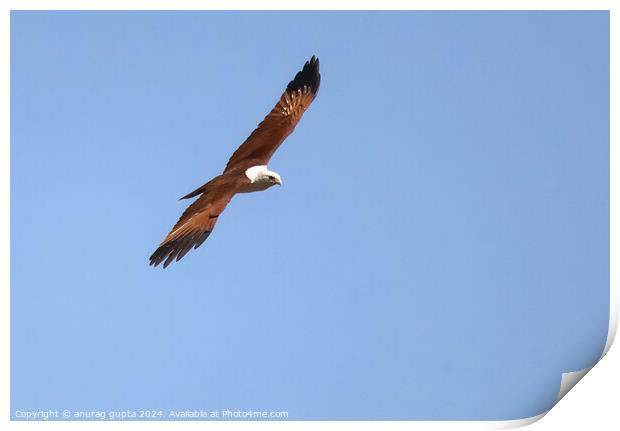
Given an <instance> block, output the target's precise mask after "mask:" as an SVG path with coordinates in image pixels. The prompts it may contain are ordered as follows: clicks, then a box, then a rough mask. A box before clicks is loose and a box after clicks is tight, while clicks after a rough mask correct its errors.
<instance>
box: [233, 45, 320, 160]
mask: <svg viewBox="0 0 620 431" xmlns="http://www.w3.org/2000/svg"><path fill="white" fill-rule="evenodd" d="M320 84H321V74H320V73H319V59H318V58H316V57H314V56H312V58H311V59H310V60H309V61H307V62H306V64H304V67H303V69H302V70H300V71H299V72H297V75H295V78H294V79H293V80H292V81H291V82H289V84H288V85H287V87H286V90H285V91H284V93H283V94H282V96H281V97H280V100H278V102H277V103H276V105H275V106H274V108H273V109H272V110H271V112H270V113H269V114H267V116H266V117H265V119H264V120H263V121H262V122H261V123H260V124H259V125H258V127H257V128H256V129H255V130H254V131H253V132H252V134H250V136H249V137H248V138H247V139H246V140H245V141H244V142H243V143H242V144H241V146H240V147H239V148H237V150H236V151H235V152H234V153H233V155H232V156H231V157H230V159H229V160H228V164H227V165H226V169H224V172H228V171H230V170H232V169H235V168H241V167H242V168H244V169H247V168H248V167H250V166H252V165H266V164H267V163H268V162H269V159H270V158H271V156H272V155H273V153H275V151H276V150H277V149H278V147H279V146H280V144H282V142H284V140H285V139H286V138H287V136H288V135H290V134H291V133H292V132H293V130H295V126H297V123H298V122H299V120H300V119H301V117H302V116H303V114H304V112H305V111H306V109H308V106H310V104H311V103H312V101H313V100H314V98H315V97H316V95H317V92H318V91H319V86H320Z"/></svg>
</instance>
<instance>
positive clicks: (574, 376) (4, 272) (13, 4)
mask: <svg viewBox="0 0 620 431" xmlns="http://www.w3.org/2000/svg"><path fill="white" fill-rule="evenodd" d="M50 3H52V1H45V0H23V1H17V0H9V1H5V2H3V3H2V6H0V10H1V12H2V14H1V17H0V29H1V30H0V59H1V61H2V65H3V67H2V68H0V95H2V94H3V95H4V97H3V98H4V103H3V104H2V105H0V106H1V108H0V109H1V111H0V131H3V132H4V133H3V134H2V135H1V136H3V139H2V145H0V164H1V165H0V166H1V167H0V190H2V192H3V193H1V194H0V196H2V199H1V200H0V202H1V203H0V205H1V207H2V210H1V211H0V217H2V224H1V228H0V229H1V232H2V233H3V235H2V238H6V241H5V242H4V247H2V249H1V251H0V253H1V256H0V274H1V275H0V277H2V284H1V286H2V294H3V295H2V296H3V300H2V301H0V302H1V304H2V305H1V306H2V308H3V310H2V311H3V312H2V313H1V315H2V316H3V317H2V326H3V328H2V330H1V331H0V345H1V346H3V347H4V349H1V351H2V352H3V354H2V355H1V356H0V362H1V364H2V367H1V372H0V376H2V378H1V379H0V382H1V383H2V386H1V387H2V390H1V391H0V412H1V415H0V424H1V426H0V427H1V428H2V429H3V430H15V429H20V430H29V429H42V428H46V429H55V430H72V429H80V430H81V429H109V428H110V427H114V428H115V429H120V430H125V429H132V430H133V429H136V428H141V427H144V426H148V428H149V429H160V430H170V429H204V428H205V427H207V426H208V427H209V428H211V429H235V428H236V429H238V428H242V427H243V428H244V429H245V428H254V429H269V430H271V429H286V430H289V429H298V430H314V429H316V428H317V427H321V428H326V429H339V430H358V429H360V428H365V429H371V428H377V429H391V430H393V429H407V430H409V429H424V430H427V429H431V430H436V429H472V430H481V429H509V428H515V427H521V426H525V425H528V424H531V423H533V422H536V421H537V420H538V419H540V418H541V417H543V416H544V415H545V414H546V413H543V414H541V415H538V416H534V417H531V418H524V419H519V420H513V421H469V422H465V421H450V422H442V421H435V422H429V421H415V422H408V421H407V422H404V421H375V422H356V421H321V422H314V421H310V422H299V421H282V422H276V421H273V422H272V421H266V422H208V424H207V423H205V422H200V421H195V422H175V421H165V422H114V423H113V424H112V423H110V422H109V421H101V422H56V421H51V422H22V421H10V385H9V382H10V368H9V366H10V364H9V357H10V356H9V352H10V350H9V349H10V343H9V335H10V330H9V324H10V296H9V295H10V289H9V285H10V273H9V270H10V225H9V214H10V213H9V204H10V182H9V181H10V157H9V156H10V152H9V151H10V146H9V142H10V130H9V126H10V117H9V115H10V76H9V71H10V69H9V64H10V10H72V9H80V10H134V9H135V10H140V9H145V6H147V5H145V3H148V9H155V10H184V9H189V10H203V9H211V10H231V9H250V10H254V9H266V10H279V9H284V10H323V9H340V10H358V9H362V10H406V9H416V10H485V9H490V10H558V9H560V10H565V9H571V10H572V9H577V10H609V11H610V28H611V33H610V36H611V37H610V61H611V63H610V69H611V70H610V79H611V81H610V92H611V97H610V103H611V104H610V119H611V122H610V127H611V130H610V141H611V145H610V182H611V184H610V194H611V196H610V199H611V200H610V220H611V226H610V239H611V241H610V285H611V286H612V287H614V288H613V289H612V288H610V320H609V333H608V337H607V342H606V345H605V350H604V353H603V356H604V355H605V354H606V353H607V352H608V351H609V348H610V347H611V344H612V342H613V339H614V337H615V334H616V331H617V327H618V304H619V292H618V281H619V278H618V267H617V265H616V266H615V265H614V263H618V262H620V260H619V259H620V254H619V248H618V245H619V244H620V241H618V240H619V237H618V235H619V231H618V220H620V211H619V209H620V207H619V199H620V187H619V180H620V177H619V174H618V157H619V156H620V151H619V148H618V146H619V142H618V121H617V120H618V118H619V117H618V113H619V111H618V104H619V103H620V94H619V93H618V90H619V88H618V76H620V69H619V68H618V64H619V63H618V59H619V56H620V47H619V46H618V37H619V36H620V34H619V31H618V29H619V28H620V25H619V24H620V14H619V11H620V7H619V6H618V2H617V1H614V0H590V1H587V0H564V1H561V0H555V1H554V0H520V1H515V0H505V1H498V0H475V1H467V2H465V1H463V0H461V1H459V0H436V1H431V0H413V1H409V2H406V1H403V0H400V1H395V0H384V1H382V2H376V1H374V2H371V1H369V0H358V1H356V2H355V3H353V2H351V3H349V2H347V1H338V0H329V1H328V0H313V1H308V0H306V1H303V2H296V3H295V4H291V2H290V1H282V0H269V1H264V2H257V1H248V0H245V1H243V0H232V1H228V2H225V1H217V2H211V1H210V2H202V1H198V0H176V1H165V0H150V1H148V2H144V1H140V0H108V1H102V0H92V1H88V2H86V1H77V0H59V1H54V2H53V3H54V4H53V5H51V4H50ZM464 3H467V5H465V4H464ZM353 5H354V6H355V7H352V6H353ZM206 6H208V7H206ZM614 6H615V7H614ZM614 120H616V121H614ZM4 352H6V353H4ZM590 369H591V368H587V369H584V370H577V371H574V372H568V373H565V374H564V375H563V377H562V385H561V386H562V389H561V391H560V394H558V399H557V401H559V400H560V399H561V398H562V397H563V396H564V395H565V394H566V392H568V390H570V388H572V386H573V385H574V384H575V383H576V382H577V381H579V379H580V378H582V377H583V376H584V375H585V374H586V373H587V372H588V371H589V370H590Z"/></svg>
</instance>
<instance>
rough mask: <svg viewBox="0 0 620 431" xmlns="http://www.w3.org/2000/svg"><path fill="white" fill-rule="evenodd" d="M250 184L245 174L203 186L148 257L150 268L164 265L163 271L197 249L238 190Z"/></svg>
mask: <svg viewBox="0 0 620 431" xmlns="http://www.w3.org/2000/svg"><path fill="white" fill-rule="evenodd" d="M247 181H249V180H248V179H247V177H245V175H244V174H235V173H230V174H226V175H220V176H218V177H215V178H214V179H213V180H211V181H209V182H208V183H207V184H205V186H203V187H204V193H203V194H202V196H200V197H199V198H198V199H196V200H195V201H194V202H193V203H192V204H191V205H190V206H189V207H187V209H186V210H185V211H184V212H183V215H181V218H179V221H178V222H177V223H176V224H175V225H174V227H173V228H172V230H171V231H170V233H169V234H168V235H167V236H166V238H165V239H164V240H163V241H162V242H161V244H160V245H159V247H158V248H157V250H155V252H154V253H153V255H152V256H151V257H150V264H151V265H154V266H157V265H159V264H160V263H162V262H164V268H166V267H167V266H168V265H170V264H171V263H172V262H173V261H174V260H175V259H176V260H177V261H179V260H181V258H182V257H183V256H185V255H186V254H187V252H188V251H190V250H191V249H192V247H193V248H194V249H196V248H198V247H200V245H201V244H202V243H203V242H204V241H205V240H206V239H207V238H208V237H209V235H210V234H211V232H212V231H213V228H214V227H215V223H217V219H218V217H219V216H220V214H221V213H222V212H223V211H224V209H225V208H226V206H227V205H228V203H229V202H230V200H231V199H232V197H233V196H234V195H235V193H237V190H239V188H240V187H241V186H242V185H243V184H244V183H245V182H247Z"/></svg>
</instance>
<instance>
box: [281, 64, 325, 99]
mask: <svg viewBox="0 0 620 431" xmlns="http://www.w3.org/2000/svg"><path fill="white" fill-rule="evenodd" d="M320 84H321V74H320V73H319V59H318V58H317V57H316V56H314V55H313V56H312V58H311V59H310V60H308V61H306V63H305V64H304V67H303V69H301V70H300V71H299V72H297V75H295V78H294V79H293V80H292V81H291V82H289V83H288V85H287V86H286V91H297V90H303V88H304V86H307V87H310V91H311V92H312V94H314V95H316V93H317V92H318V91H319V86H320Z"/></svg>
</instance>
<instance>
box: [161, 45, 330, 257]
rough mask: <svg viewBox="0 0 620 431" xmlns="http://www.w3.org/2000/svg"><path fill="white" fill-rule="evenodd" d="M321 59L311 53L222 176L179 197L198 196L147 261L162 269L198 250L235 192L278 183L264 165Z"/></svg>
mask: <svg viewBox="0 0 620 431" xmlns="http://www.w3.org/2000/svg"><path fill="white" fill-rule="evenodd" d="M320 83H321V74H320V73H319V59H318V58H316V57H314V56H313V57H312V58H311V59H310V60H309V61H307V62H306V64H304V67H303V69H302V70H301V71H299V72H298V73H297V75H295V78H294V79H293V80H292V81H291V82H289V84H288V85H287V87H286V90H284V93H283V94H282V96H281V97H280V100H278V103H276V106H275V107H274V108H273V109H272V110H271V112H269V114H268V115H267V116H266V117H265V119H264V120H263V121H262V122H261V123H260V124H259V125H258V127H257V128H256V129H255V130H254V131H253V132H252V134H251V135H250V136H249V137H248V138H247V139H246V140H245V141H244V142H243V144H241V146H240V147H239V148H237V150H236V151H235V152H234V153H233V155H232V156H231V157H230V159H229V160H228V163H227V164H226V168H225V169H224V172H223V173H222V174H221V175H218V176H217V177H215V178H213V179H212V180H211V181H209V182H208V183H206V184H204V185H202V186H200V187H199V188H197V189H196V190H194V191H193V192H191V193H189V194H187V195H185V196H183V197H182V198H181V199H189V198H193V197H196V196H199V195H200V197H199V198H198V199H196V200H195V201H194V202H193V203H192V204H191V205H190V206H189V207H188V208H187V209H186V210H185V212H183V215H182V216H181V218H180V219H179V221H178V222H177V223H176V224H175V225H174V227H173V228H172V230H171V231H170V233H169V234H168V235H167V236H166V238H165V239H164V240H163V241H162V242H161V244H160V245H159V247H158V248H157V250H155V252H154V253H153V254H152V255H151V257H150V264H151V265H154V266H157V265H159V264H160V263H162V262H163V263H164V268H166V267H167V266H168V265H170V263H172V262H173V261H174V260H177V261H178V260H180V259H181V258H182V257H183V256H185V254H187V252H188V251H189V250H191V249H192V248H194V249H196V248H198V247H200V245H201V244H202V243H203V242H204V241H205V240H206V239H207V238H208V237H209V235H210V234H211V232H212V231H213V228H214V226H215V224H216V223H217V220H218V217H219V216H220V214H221V213H222V212H223V211H224V209H225V208H226V206H227V205H228V203H229V202H230V200H231V199H232V197H233V196H234V195H235V194H237V193H251V192H257V191H261V190H266V189H268V188H269V187H271V186H273V185H275V184H279V185H282V180H281V178H280V175H278V174H277V173H276V172H272V171H270V170H268V169H267V163H268V162H269V159H271V156H272V155H273V153H274V152H275V151H276V150H277V149H278V147H279V146H280V144H282V142H284V140H285V139H286V138H287V136H288V135H290V134H291V133H292V132H293V130H295V126H296V125H297V123H298V122H299V120H300V119H301V117H302V115H303V114H304V112H305V111H306V109H307V108H308V106H310V104H311V103H312V101H313V100H314V98H315V97H316V94H317V92H318V90H319V85H320Z"/></svg>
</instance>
